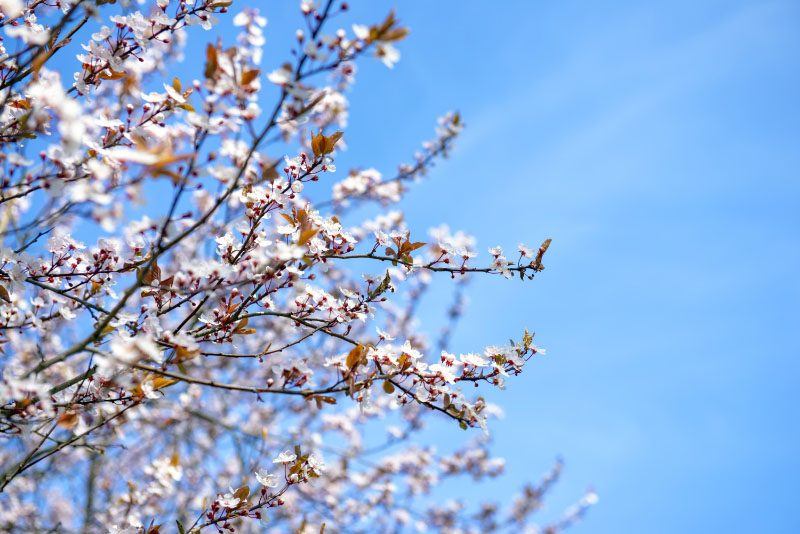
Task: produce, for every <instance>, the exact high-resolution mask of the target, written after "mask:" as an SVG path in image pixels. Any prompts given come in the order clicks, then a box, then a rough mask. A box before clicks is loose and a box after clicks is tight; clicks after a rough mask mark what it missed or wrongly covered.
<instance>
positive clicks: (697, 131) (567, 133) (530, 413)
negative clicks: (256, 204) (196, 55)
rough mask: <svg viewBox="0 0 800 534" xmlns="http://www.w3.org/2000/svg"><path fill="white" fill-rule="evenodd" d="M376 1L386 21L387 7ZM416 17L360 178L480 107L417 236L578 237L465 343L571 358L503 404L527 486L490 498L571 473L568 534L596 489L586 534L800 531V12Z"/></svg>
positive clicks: (656, 8)
mask: <svg viewBox="0 0 800 534" xmlns="http://www.w3.org/2000/svg"><path fill="white" fill-rule="evenodd" d="M364 4H367V3H358V2H353V11H354V14H355V15H356V16H357V17H362V18H363V19H364V20H369V19H370V18H377V17H379V16H381V15H382V14H383V12H384V11H385V9H386V6H385V5H384V4H383V3H379V2H370V3H368V5H364ZM267 14H268V15H269V13H267ZM398 15H399V16H400V18H401V19H402V21H403V22H404V23H405V24H407V25H408V26H410V27H411V29H412V33H411V35H410V36H409V38H408V40H407V41H406V42H404V43H403V44H402V46H401V47H400V48H401V51H402V54H403V58H402V60H401V62H400V63H399V64H398V65H397V66H396V67H395V69H394V70H393V71H391V72H389V71H386V69H385V68H384V67H383V66H382V65H379V64H375V65H362V66H361V68H360V70H359V78H358V81H357V84H356V86H355V90H354V92H353V94H352V109H351V120H350V126H349V128H348V131H347V133H346V136H347V140H348V144H349V146H350V150H349V151H348V153H347V154H346V155H343V156H341V157H340V161H337V163H339V164H340V165H341V166H343V167H344V168H347V167H348V166H349V165H363V166H372V165H374V166H376V167H378V168H381V169H382V170H384V171H385V172H390V171H391V170H392V169H393V168H394V165H395V164H396V162H398V161H405V160H406V159H407V157H408V154H409V153H410V152H411V151H413V150H414V149H415V148H416V140H417V139H424V138H428V137H430V135H431V124H432V120H433V118H434V117H435V116H437V115H439V114H441V113H442V112H444V111H446V110H448V109H456V108H457V109H459V110H460V111H461V113H462V115H463V117H464V120H465V121H466V123H467V129H466V131H465V133H464V136H463V138H461V139H460V140H459V142H458V143H457V148H456V151H455V153H454V154H453V157H452V158H451V159H450V160H448V161H446V162H444V163H442V164H440V165H439V166H438V167H437V168H436V169H435V170H434V172H433V173H432V174H431V175H430V178H429V180H427V181H425V182H424V183H422V184H419V185H418V186H416V187H415V188H414V191H413V192H412V193H411V194H410V195H409V196H408V197H407V199H406V200H405V201H404V202H403V204H402V207H403V208H404V209H406V211H407V213H408V219H409V220H410V221H412V227H413V228H418V229H419V230H418V231H423V229H425V228H427V227H429V226H432V225H436V224H439V223H441V222H447V223H449V224H450V226H451V228H461V229H464V230H466V231H468V232H471V233H473V234H474V235H476V236H477V237H478V239H479V248H480V250H481V251H482V252H484V253H485V250H486V248H487V247H489V246H494V245H496V244H501V245H503V246H504V247H506V249H513V248H514V247H515V245H516V243H517V241H524V242H526V243H528V244H529V245H536V244H538V243H540V242H541V241H542V240H543V239H544V238H547V237H550V238H553V245H552V246H551V248H550V250H549V251H548V254H547V256H546V261H545V264H546V266H547V270H546V271H545V272H544V273H543V274H542V276H540V277H537V279H536V280H535V281H533V282H524V283H522V282H519V281H505V280H500V279H491V280H489V279H486V278H485V277H484V278H480V279H476V280H474V282H473V284H472V286H471V288H470V296H471V304H470V307H469V310H468V312H467V315H466V316H465V317H464V319H463V321H462V322H461V323H460V324H459V326H458V328H457V330H456V335H455V338H454V341H453V348H454V349H455V350H463V351H467V350H471V349H474V348H476V347H477V346H482V345H484V344H489V343H493V342H502V341H503V340H505V339H508V338H509V337H512V336H515V337H519V333H520V332H521V330H522V328H523V327H525V326H527V327H528V328H530V329H532V330H536V332H537V340H538V342H539V343H540V344H541V345H542V346H544V347H546V348H547V349H548V355H547V356H546V357H544V358H542V359H540V360H538V361H532V362H531V365H530V367H529V368H528V369H527V372H526V374H524V375H523V376H522V377H520V378H519V379H518V381H515V382H512V383H510V385H509V386H510V387H509V389H508V391H506V392H504V393H503V394H501V395H499V396H494V397H493V400H495V401H497V402H499V403H501V404H502V405H503V406H504V407H505V408H506V412H507V416H506V418H505V420H503V421H502V422H499V423H495V425H494V427H493V428H494V435H495V442H496V450H497V452H499V453H501V454H503V455H505V456H506V458H507V460H508V467H509V475H508V476H507V477H506V478H504V479H503V480H502V481H499V482H497V483H496V484H495V485H493V486H490V490H491V491H492V492H493V493H495V494H503V492H507V491H508V489H509V488H510V487H512V486H517V485H519V484H521V483H522V482H523V481H524V480H526V479H531V478H533V479H535V478H537V477H538V476H539V475H540V474H541V473H542V472H543V471H544V470H545V469H546V468H547V467H548V465H549V464H550V462H551V460H552V458H553V457H554V456H555V455H557V454H563V455H564V457H565V460H566V470H565V473H564V478H563V480H562V482H561V484H560V485H559V487H558V488H557V490H556V491H555V493H554V494H553V499H552V500H551V501H550V503H549V504H548V509H547V510H545V511H544V517H552V516H555V515H557V514H558V512H559V510H560V509H561V507H562V506H564V505H566V504H567V503H569V502H570V500H571V499H572V498H573V497H576V496H577V495H579V493H580V492H581V491H583V489H584V488H585V487H586V486H587V485H589V484H592V485H593V486H594V488H595V489H596V490H597V492H598V493H599V495H600V503H599V504H598V506H596V507H595V508H593V509H592V510H591V511H590V514H589V516H588V517H587V520H586V521H585V522H584V523H583V524H581V525H579V526H577V527H575V529H574V532H575V533H576V534H579V533H583V532H593V533H605V532H609V533H611V532H613V533H620V532H632V533H633V532H637V533H638V532H649V533H658V532H676V531H677V532H746V531H748V532H749V531H754V530H755V531H759V532H775V533H778V532H787V533H788V532H797V531H798V530H800V519H798V517H797V515H796V514H794V513H792V510H793V509H794V508H795V502H794V501H795V498H796V495H797V486H796V484H797V481H798V480H800V478H799V477H800V460H798V456H797V454H796V452H797V448H798V438H800V431H799V427H798V416H797V411H796V410H797V406H798V401H799V400H800V398H799V397H800V395H798V389H797V383H798V371H800V365H798V362H797V356H798V355H800V350H798V349H800V344H799V343H798V339H797V325H798V319H800V314H798V311H797V303H798V294H799V293H800V284H798V282H797V278H796V276H793V275H794V274H795V273H796V272H797V263H798V260H800V239H798V229H799V228H800V215H799V214H800V210H799V209H798V207H799V206H798V200H800V195H799V194H800V185H798V172H797V171H798V168H800V166H799V165H798V164H799V163H800V150H798V146H800V145H799V144H798V141H800V130H799V129H798V119H800V105H799V104H798V100H797V96H796V95H797V94H798V89H799V87H798V82H800V59H798V55H797V50H798V49H800V48H798V47H799V46H800V33H799V32H798V31H797V28H798V27H799V26H798V23H800V5H798V4H797V3H795V2H781V1H777V2H769V1H764V2H733V1H724V2H723V1H705V2H686V1H677V2H669V3H657V2H581V3H578V2H504V3H500V2H497V3H492V4H491V7H489V4H487V3H477V2H454V1H439V2H424V3H423V2H407V3H404V4H403V5H400V6H398ZM274 22H278V19H276V18H275V17H274V16H273V17H271V19H270V26H269V27H268V37H270V38H271V37H272V36H274V35H275V33H280V31H281V29H280V28H277V27H276V25H273V23H274ZM268 48H269V44H268ZM350 158H352V159H351V161H352V163H350V162H349V161H345V160H346V159H350ZM441 282H442V286H443V289H442V290H441V292H440V293H434V295H433V296H432V298H430V299H429V301H428V302H429V304H428V305H427V306H425V307H424V310H425V312H424V313H425V316H424V319H426V320H429V321H431V322H434V323H435V321H436V320H438V318H439V317H441V314H442V311H443V309H444V307H445V305H444V304H442V302H443V301H444V302H446V301H447V295H448V294H449V287H448V284H447V283H446V280H444V279H443V280H441ZM439 297H441V298H439ZM432 331H433V332H435V331H436V330H435V329H432ZM443 432H444V431H443ZM476 497H477V494H476Z"/></svg>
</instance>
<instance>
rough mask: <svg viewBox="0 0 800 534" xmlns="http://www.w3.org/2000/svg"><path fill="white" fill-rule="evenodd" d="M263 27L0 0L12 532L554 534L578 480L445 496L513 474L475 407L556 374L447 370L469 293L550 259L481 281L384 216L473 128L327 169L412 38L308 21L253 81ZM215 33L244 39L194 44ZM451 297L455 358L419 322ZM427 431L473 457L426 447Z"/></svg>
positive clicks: (1, 288)
mask: <svg viewBox="0 0 800 534" xmlns="http://www.w3.org/2000/svg"><path fill="white" fill-rule="evenodd" d="M248 4H249V6H248ZM255 4H258V3H257V2H249V3H248V2H239V1H238V0H237V1H236V2H235V5H233V4H232V2H231V0H139V1H138V2H133V1H123V0H119V1H115V0H0V15H2V18H0V27H2V28H1V29H0V32H2V37H3V40H2V45H1V46H0V143H2V147H3V150H2V152H1V153H0V172H2V190H1V191H0V235H2V250H0V256H1V257H0V299H2V301H1V302H0V352H1V353H2V354H0V361H2V376H1V377H0V378H1V379H0V438H1V439H2V448H0V491H1V493H0V530H2V531H3V532H9V533H16V532H24V533H45V532H48V533H49V532H53V533H55V532H103V533H105V532H109V533H115V534H121V533H126V534H133V533H136V534H144V533H146V534H155V533H159V532H162V533H163V532H180V533H182V534H185V533H190V532H191V533H199V532H209V531H210V532H214V531H218V532H224V531H230V532H234V531H239V532H264V531H270V532H300V533H306V532H315V533H316V532H320V533H321V532H345V533H351V532H352V533H356V532H398V533H399V532H427V531H433V532H437V531H438V532H446V533H456V532H520V531H530V532H535V531H539V530H538V528H539V527H537V526H536V525H535V523H534V522H533V520H532V519H531V516H532V514H533V513H534V512H535V511H536V510H537V509H538V508H539V507H540V506H541V503H542V498H543V496H544V494H545V493H546V492H547V490H548V488H549V487H550V486H551V484H552V483H553V482H554V481H555V480H556V479H557V478H558V476H559V473H560V470H561V464H560V463H556V465H555V467H554V468H553V471H552V472H550V473H549V474H547V475H546V476H545V478H544V480H543V481H542V482H541V483H540V484H539V485H530V486H527V487H524V488H523V489H522V490H521V491H520V492H519V493H518V494H516V495H511V494H509V495H508V496H506V497H504V498H503V499H502V500H499V501H491V500H484V499H483V498H476V499H472V500H470V499H456V498H451V497H449V496H447V495H442V494H441V493H437V491H438V490H437V486H438V484H439V483H440V482H441V481H443V480H445V479H448V478H453V477H459V476H467V477H471V479H472V480H474V483H475V484H476V485H477V484H478V482H479V481H481V480H483V479H486V478H490V477H495V476H497V475H499V474H500V473H501V472H502V471H503V466H504V464H503V460H502V459H501V458H498V457H495V456H493V455H492V454H491V453H490V450H489V439H488V437H487V436H488V431H487V420H488V419H489V418H490V417H491V416H493V415H496V414H497V413H498V411H499V408H498V407H496V406H494V405H492V404H490V403H488V402H486V401H485V399H484V397H483V396H481V392H482V391H483V390H485V389H486V388H501V389H502V388H504V387H505V384H506V380H510V379H511V378H512V377H514V376H516V375H518V374H519V373H520V372H521V371H522V370H523V367H524V366H525V365H526V362H529V360H530V359H531V358H532V357H534V356H536V355H537V354H539V355H540V354H543V353H544V351H542V350H541V349H539V348H538V347H537V346H536V345H535V344H534V343H533V335H532V334H530V333H529V332H528V331H527V330H526V331H524V332H520V335H519V338H518V340H516V341H512V342H510V343H509V344H507V345H489V346H486V347H476V349H475V352H473V353H469V354H460V355H455V354H451V353H450V352H448V350H447V346H448V339H449V333H448V332H449V331H450V330H452V321H455V320H457V318H458V316H459V314H460V310H461V304H462V303H461V288H463V287H464V281H465V280H467V279H468V278H469V277H470V276H498V275H499V276H504V277H506V278H513V279H515V280H510V281H509V283H522V282H520V280H529V279H532V278H533V277H534V275H536V274H537V273H539V272H540V271H542V270H543V269H544V266H543V264H542V262H543V257H544V254H545V251H546V250H547V248H548V246H549V244H550V240H549V239H547V240H544V242H543V244H542V245H541V246H540V247H538V248H536V247H533V248H529V247H527V246H525V245H523V244H519V246H518V251H515V252H514V253H513V254H509V255H506V253H504V251H503V249H501V248H500V247H494V248H491V249H490V250H489V253H488V255H487V256H486V259H484V260H482V261H481V260H478V259H476V256H477V253H476V245H475V240H474V239H473V238H472V237H470V236H468V235H466V234H464V233H463V232H451V231H450V230H449V228H447V227H446V226H442V227H439V228H435V229H432V230H431V232H430V234H429V235H425V236H417V235H413V236H412V235H411V233H410V232H409V230H408V224H407V219H406V217H407V215H406V214H404V213H403V212H401V211H399V210H396V209H392V206H393V205H394V204H396V203H397V202H398V201H399V200H400V199H401V197H402V196H403V194H404V192H405V191H406V190H407V188H408V187H410V186H411V185H412V184H414V183H415V182H416V181H418V180H419V179H420V178H421V177H422V176H424V175H425V173H426V170H427V169H428V168H429V167H430V166H431V165H433V164H434V162H436V161H437V160H438V159H439V158H442V157H445V156H447V155H448V153H449V151H450V149H451V147H452V145H453V142H454V140H455V138H456V137H457V136H458V134H459V133H460V132H461V130H462V128H463V127H464V124H463V123H462V119H461V117H460V116H459V114H458V113H447V114H445V115H444V116H443V117H441V118H440V119H439V121H438V125H437V127H436V135H435V137H434V138H433V139H432V140H430V141H428V142H425V143H423V145H422V149H421V150H420V151H419V152H418V153H417V154H414V155H413V158H412V159H411V160H410V163H404V164H401V165H399V166H398V168H397V170H396V172H394V173H391V174H387V175H384V174H383V173H381V172H379V171H378V170H375V169H373V168H366V169H365V168H357V169H353V170H349V171H342V169H337V168H336V165H335V160H336V158H337V156H338V155H339V154H340V153H341V151H342V150H344V149H345V148H346V145H345V143H346V141H347V129H346V122H347V114H348V106H349V103H348V100H347V97H346V94H347V91H348V88H349V87H350V86H351V84H352V83H353V80H354V76H355V73H356V63H357V62H358V61H362V60H368V58H369V57H374V58H377V59H378V60H380V61H381V62H383V63H384V64H385V65H386V66H388V67H392V65H393V64H394V63H395V62H396V61H398V60H399V57H400V53H399V51H398V49H397V46H398V43H399V42H400V41H402V40H403V39H404V38H406V36H407V34H408V30H407V29H406V28H405V27H403V26H402V25H401V24H400V22H399V20H398V18H397V17H396V15H395V14H394V12H389V14H388V15H387V16H386V18H385V19H383V20H381V21H377V22H374V23H372V24H353V23H352V22H353V21H351V20H349V19H348V17H349V13H348V6H347V4H346V3H343V2H341V1H339V0H327V1H325V2H312V1H309V0H303V1H302V2H301V3H300V8H299V11H298V13H297V17H298V18H297V20H298V25H300V26H301V29H298V30H297V31H296V34H295V36H294V39H295V40H294V43H295V44H294V48H293V49H292V50H289V51H287V54H286V56H287V57H288V58H290V60H289V61H287V62H286V63H285V64H283V65H277V66H270V67H268V68H266V69H265V70H263V71H262V67H261V59H262V50H263V47H264V46H265V37H264V27H265V25H266V24H267V20H266V18H265V17H264V15H263V14H261V13H259V11H258V10H257V9H255V8H254V7H252V6H254V5H255ZM387 11H388V9H387ZM223 17H231V18H232V22H233V24H234V25H235V27H237V28H238V35H237V36H236V38H235V42H234V41H232V42H223V39H222V37H221V36H217V35H214V36H213V39H212V40H211V44H208V46H207V47H198V46H196V45H194V46H193V45H190V44H188V43H189V41H190V39H203V37H202V32H203V31H204V30H205V31H211V32H213V31H214V28H215V25H216V24H217V23H218V22H219V20H220V19H222V18H223ZM337 25H338V26H337ZM196 26H197V27H196ZM189 50H191V53H189ZM180 62H183V63H184V65H185V66H186V67H187V68H190V69H194V72H195V77H194V79H179V78H178V77H174V76H172V75H169V74H168V72H169V71H170V70H172V69H170V65H174V64H176V63H180ZM70 76H71V79H70V78H69V77H70ZM65 78H67V79H65ZM369 203H372V204H377V205H379V206H381V207H382V208H383V211H382V212H381V214H380V215H379V216H377V217H374V218H371V219H367V220H363V219H361V220H359V219H358V217H357V215H358V213H359V211H358V210H357V209H356V208H358V207H360V206H363V205H365V204H369ZM362 273H363V274H362ZM516 278H519V280H516ZM434 282H437V283H446V284H447V283H449V284H456V285H457V286H458V287H459V291H458V292H457V296H458V298H457V299H456V301H455V302H454V304H453V306H452V308H451V311H450V320H451V325H450V327H448V328H449V330H448V329H446V331H445V333H444V335H443V336H442V338H441V339H440V340H439V343H438V345H437V344H435V343H431V342H429V341H428V339H427V338H426V337H425V336H424V335H421V334H420V332H418V331H417V330H415V329H416V328H417V325H416V323H415V321H414V318H415V310H416V309H417V308H416V304H417V303H418V302H419V299H420V297H421V295H422V294H423V293H424V292H425V290H426V288H428V287H429V286H430V285H431V284H433V283H434ZM490 342H491V341H490ZM528 365H530V364H528ZM476 388H477V389H476ZM428 421H438V424H445V423H447V424H452V425H458V426H460V427H461V428H463V429H465V430H466V432H464V433H462V435H463V436H464V440H463V443H462V444H460V445H459V446H458V447H457V448H456V449H455V450H454V451H445V452H438V451H437V450H436V449H435V448H433V447H430V446H423V445H421V444H420V442H419V441H418V439H417V438H418V437H419V436H420V435H422V434H423V433H424V428H425V425H426V422H428ZM476 487H477V486H476ZM476 493H477V491H476ZM594 500H595V497H594V494H593V493H591V492H589V493H587V494H586V495H584V496H583V497H582V498H580V499H579V500H578V502H577V503H576V504H575V506H573V507H572V508H570V509H568V510H567V511H566V512H565V514H564V515H563V516H562V518H561V519H557V520H555V521H554V522H551V523H549V524H546V525H545V526H544V527H543V529H544V532H550V533H555V532H559V531H561V530H562V529H564V528H566V527H567V526H569V525H570V524H572V523H574V522H575V521H576V520H577V519H578V518H579V517H580V516H581V515H582V514H583V513H584V511H585V510H586V508H587V507H588V506H589V505H590V504H592V503H593V502H594Z"/></svg>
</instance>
